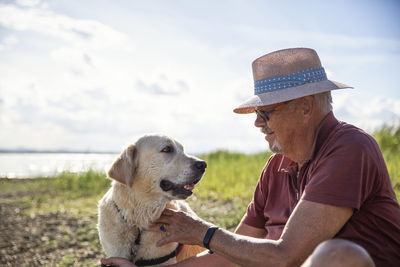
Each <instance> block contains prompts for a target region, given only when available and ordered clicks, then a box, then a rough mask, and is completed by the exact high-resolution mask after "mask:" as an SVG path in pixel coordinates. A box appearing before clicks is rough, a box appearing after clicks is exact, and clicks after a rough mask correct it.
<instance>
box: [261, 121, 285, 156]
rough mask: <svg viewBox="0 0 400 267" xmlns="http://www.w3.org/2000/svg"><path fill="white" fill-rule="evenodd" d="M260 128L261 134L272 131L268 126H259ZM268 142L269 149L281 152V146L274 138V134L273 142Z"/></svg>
mask: <svg viewBox="0 0 400 267" xmlns="http://www.w3.org/2000/svg"><path fill="white" fill-rule="evenodd" d="M260 130H261V132H262V133H263V134H268V133H272V132H273V131H272V130H271V129H270V128H268V127H261V128H260ZM268 144H269V149H270V150H271V151H272V152H274V153H281V152H282V146H281V144H280V143H279V141H278V139H277V138H276V136H275V138H274V141H273V143H272V144H270V143H268Z"/></svg>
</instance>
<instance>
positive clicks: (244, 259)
mask: <svg viewBox="0 0 400 267" xmlns="http://www.w3.org/2000/svg"><path fill="white" fill-rule="evenodd" d="M210 248H211V249H212V250H213V251H214V252H215V253H217V254H219V255H221V256H223V257H224V258H226V259H228V260H229V261H231V262H234V263H236V264H238V265H240V266H281V265H284V263H285V257H284V254H283V253H282V252H283V250H282V247H281V246H280V242H279V241H275V240H269V239H263V238H253V237H248V236H243V235H238V234H233V233H231V232H229V231H227V230H224V229H218V230H217V231H216V232H215V234H214V236H213V238H212V240H211V242H210Z"/></svg>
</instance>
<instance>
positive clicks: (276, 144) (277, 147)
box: [269, 139, 282, 153]
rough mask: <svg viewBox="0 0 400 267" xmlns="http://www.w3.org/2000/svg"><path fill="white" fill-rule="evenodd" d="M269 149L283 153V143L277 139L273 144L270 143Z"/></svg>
mask: <svg viewBox="0 0 400 267" xmlns="http://www.w3.org/2000/svg"><path fill="white" fill-rule="evenodd" d="M269 149H270V150H271V151H272V152H273V153H281V152H282V146H281V144H279V142H278V141H277V140H276V139H275V140H274V141H273V142H272V144H271V143H269Z"/></svg>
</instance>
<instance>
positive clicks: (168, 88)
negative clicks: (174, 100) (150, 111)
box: [135, 76, 189, 96]
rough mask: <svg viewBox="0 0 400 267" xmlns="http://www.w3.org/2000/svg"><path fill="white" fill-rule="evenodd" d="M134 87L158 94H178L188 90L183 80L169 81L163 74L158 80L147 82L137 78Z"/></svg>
mask: <svg viewBox="0 0 400 267" xmlns="http://www.w3.org/2000/svg"><path fill="white" fill-rule="evenodd" d="M135 87H136V90H138V91H141V92H145V93H147V94H152V95H158V96H162V95H171V96H179V95H182V94H183V93H185V92H187V91H188V90H189V86H188V84H187V83H186V82H185V81H182V80H177V81H174V82H172V81H169V80H168V79H167V78H166V77H165V76H163V77H162V79H161V81H160V82H153V83H149V84H146V83H145V82H143V81H141V80H138V81H137V82H136V85H135Z"/></svg>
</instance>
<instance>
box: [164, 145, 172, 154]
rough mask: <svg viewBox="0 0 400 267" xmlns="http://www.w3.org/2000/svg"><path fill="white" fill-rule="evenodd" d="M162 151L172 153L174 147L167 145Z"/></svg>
mask: <svg viewBox="0 0 400 267" xmlns="http://www.w3.org/2000/svg"><path fill="white" fill-rule="evenodd" d="M161 152H164V153H171V152H174V149H173V148H172V147H171V146H166V147H164V148H163V149H162V150H161Z"/></svg>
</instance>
